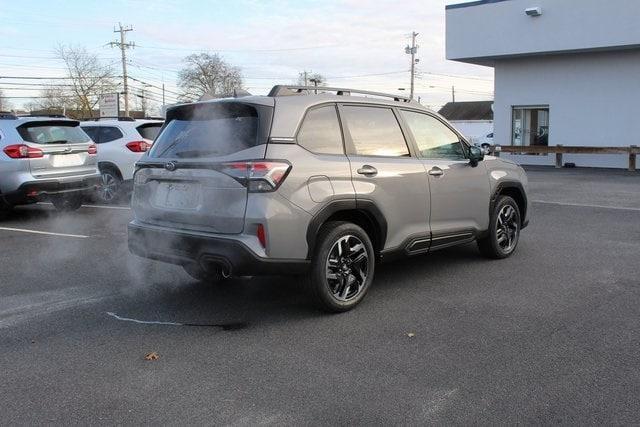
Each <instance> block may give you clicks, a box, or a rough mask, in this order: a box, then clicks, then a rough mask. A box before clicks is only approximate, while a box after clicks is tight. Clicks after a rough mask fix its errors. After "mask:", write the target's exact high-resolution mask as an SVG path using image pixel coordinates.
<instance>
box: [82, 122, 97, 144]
mask: <svg viewBox="0 0 640 427" xmlns="http://www.w3.org/2000/svg"><path fill="white" fill-rule="evenodd" d="M82 130H83V131H84V132H85V133H86V134H87V135H89V138H91V140H92V141H93V142H95V143H96V144H100V128H99V127H97V126H82Z"/></svg>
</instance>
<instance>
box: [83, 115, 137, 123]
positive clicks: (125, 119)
mask: <svg viewBox="0 0 640 427" xmlns="http://www.w3.org/2000/svg"><path fill="white" fill-rule="evenodd" d="M102 119H105V120H118V121H119V122H135V121H136V119H134V118H133V117H127V116H102V117H93V118H90V119H84V121H87V122H99V121H100V120H102Z"/></svg>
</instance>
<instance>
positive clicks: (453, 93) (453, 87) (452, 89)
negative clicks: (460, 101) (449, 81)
mask: <svg viewBox="0 0 640 427" xmlns="http://www.w3.org/2000/svg"><path fill="white" fill-rule="evenodd" d="M451 100H452V101H453V102H456V87H455V86H451Z"/></svg>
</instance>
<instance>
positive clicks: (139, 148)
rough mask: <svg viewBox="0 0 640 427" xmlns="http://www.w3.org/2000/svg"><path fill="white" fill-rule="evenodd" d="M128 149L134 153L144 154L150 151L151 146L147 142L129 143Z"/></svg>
mask: <svg viewBox="0 0 640 427" xmlns="http://www.w3.org/2000/svg"><path fill="white" fill-rule="evenodd" d="M127 148H128V149H129V150H131V151H133V152H134V153H144V152H145V151H149V148H151V144H149V143H148V142H147V141H131V142H128V143H127Z"/></svg>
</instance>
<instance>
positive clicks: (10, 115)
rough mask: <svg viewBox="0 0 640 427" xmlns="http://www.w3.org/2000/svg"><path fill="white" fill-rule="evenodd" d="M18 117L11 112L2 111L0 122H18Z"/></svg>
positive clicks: (0, 112)
mask: <svg viewBox="0 0 640 427" xmlns="http://www.w3.org/2000/svg"><path fill="white" fill-rule="evenodd" d="M17 118H18V116H16V115H15V114H13V113H12V112H11V111H0V120H16V119H17Z"/></svg>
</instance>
